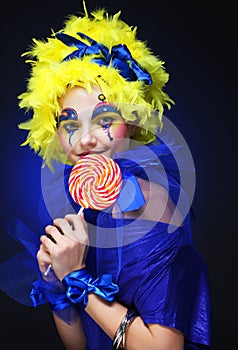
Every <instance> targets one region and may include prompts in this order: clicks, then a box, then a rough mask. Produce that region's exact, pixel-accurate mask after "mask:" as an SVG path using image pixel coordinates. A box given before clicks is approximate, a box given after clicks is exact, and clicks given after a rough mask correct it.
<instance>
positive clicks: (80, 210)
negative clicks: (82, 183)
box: [78, 207, 84, 215]
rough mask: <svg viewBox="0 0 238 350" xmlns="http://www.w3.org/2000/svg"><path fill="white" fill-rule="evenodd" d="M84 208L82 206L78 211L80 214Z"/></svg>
mask: <svg viewBox="0 0 238 350" xmlns="http://www.w3.org/2000/svg"><path fill="white" fill-rule="evenodd" d="M83 210H84V207H81V208H80V209H79V211H78V215H80V214H82V212H83Z"/></svg>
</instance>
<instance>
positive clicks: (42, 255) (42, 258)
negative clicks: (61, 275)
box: [36, 244, 51, 273]
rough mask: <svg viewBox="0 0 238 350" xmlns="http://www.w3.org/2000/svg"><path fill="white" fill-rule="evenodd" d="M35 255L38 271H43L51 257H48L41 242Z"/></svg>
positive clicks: (49, 262)
mask: <svg viewBox="0 0 238 350" xmlns="http://www.w3.org/2000/svg"><path fill="white" fill-rule="evenodd" d="M36 257H37V261H38V264H39V268H40V271H41V272H42V273H44V272H45V270H46V268H47V266H49V265H50V264H51V258H50V255H49V253H47V252H46V250H45V248H44V246H43V245H42V244H41V246H40V249H39V250H38V252H37V255H36Z"/></svg>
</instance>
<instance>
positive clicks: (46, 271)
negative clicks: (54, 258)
mask: <svg viewBox="0 0 238 350" xmlns="http://www.w3.org/2000/svg"><path fill="white" fill-rule="evenodd" d="M50 269H51V264H50V265H49V266H48V267H47V269H46V270H45V272H44V276H47V275H48V273H49V272H50Z"/></svg>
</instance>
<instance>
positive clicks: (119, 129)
mask: <svg viewBox="0 0 238 350" xmlns="http://www.w3.org/2000/svg"><path fill="white" fill-rule="evenodd" d="M112 136H113V138H115V139H120V138H125V137H126V136H127V127H126V124H124V123H121V124H117V125H115V127H114V128H113V129H112Z"/></svg>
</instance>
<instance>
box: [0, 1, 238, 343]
mask: <svg viewBox="0 0 238 350" xmlns="http://www.w3.org/2000/svg"><path fill="white" fill-rule="evenodd" d="M233 3H234V2H232V1H229V0H228V1H225V2H221V3H217V2H216V1H213V0H212V1H209V0H201V1H198V0H193V1H191V0H190V1H183V0H181V1H150V0H149V1H142V2H140V3H139V2H138V1H134V0H130V1H129V0H121V1H109V0H108V1H106V0H101V1H95V0H88V1H87V9H88V11H91V10H93V9H94V8H95V6H105V7H106V8H107V10H108V12H109V13H112V14H114V13H116V12H117V11H118V10H120V9H121V10H122V16H121V17H122V19H123V20H125V21H126V22H128V23H129V24H131V25H132V26H135V25H136V26H138V37H139V38H140V39H141V40H146V41H147V42H148V45H149V46H150V47H151V48H152V49H153V51H154V52H155V53H156V54H157V55H159V56H160V57H161V58H162V59H163V60H164V61H165V66H166V69H167V71H168V72H169V73H170V82H169V83H168V84H167V86H166V91H167V92H168V93H169V95H170V96H171V97H172V98H173V99H174V100H175V102H176V105H175V106H174V107H173V108H172V110H171V111H170V112H169V113H166V115H167V116H168V117H170V118H171V120H172V121H173V122H174V124H175V125H176V126H177V127H178V129H179V130H180V132H181V133H182V134H183V136H184V138H185V140H186V142H187V144H188V145H189V148H190V150H191V153H192V155H193V159H194V163H195V167H196V192H195V196H194V201H193V207H194V210H195V214H196V220H195V221H194V222H193V236H194V240H195V242H196V244H197V246H198V248H199V250H200V252H201V253H202V254H203V256H204V257H205V259H206V261H207V265H208V269H209V274H210V281H211V291H212V299H213V334H212V342H213V347H212V349H213V350H227V349H231V346H230V345H229V344H233V343H234V342H235V338H236V336H237V334H236V333H237V331H236V329H237V326H238V324H237V311H238V310H237V298H238V294H237V287H236V276H237V261H236V256H237V242H238V241H237V232H235V227H236V226H237V224H236V218H237V213H236V211H237V205H236V193H235V192H236V191H235V190H236V160H237V157H236V153H235V138H236V133H237V111H236V109H235V98H237V96H236V95H237V88H236V86H237V80H236V71H235V70H236V66H237V57H235V51H236V47H237V30H236V19H235V13H236V11H235V7H234V6H233ZM82 11H83V6H82V2H81V1H80V0H67V1H62V0H57V1H56V0H51V1H46V0H41V1H38V2H33V1H32V2H29V3H28V2H17V3H14V4H13V3H12V2H11V3H10V2H6V3H5V4H4V10H3V9H2V10H1V39H0V40H1V56H0V57H1V89H2V91H1V121H2V127H1V138H0V140H1V148H0V149H1V163H2V165H3V167H2V170H1V176H2V179H1V225H2V224H3V223H4V222H6V221H7V220H9V219H10V218H12V217H14V216H17V217H19V218H21V219H22V220H23V221H24V222H25V223H26V224H28V225H29V226H31V227H34V224H35V222H34V217H35V216H36V212H37V208H38V198H39V194H40V166H41V160H40V159H39V158H38V157H37V156H35V155H34V154H33V152H32V151H31V150H30V149H28V148H27V147H20V144H21V142H23V140H24V139H25V137H26V133H25V131H21V130H19V129H18V128H17V124H18V123H19V122H21V121H23V120H25V118H26V117H25V116H24V113H23V111H22V110H19V108H18V101H17V96H18V95H19V94H20V93H22V92H23V91H25V84H26V78H27V77H28V74H29V66H28V65H27V64H25V63H24V59H23V58H21V57H20V55H21V54H22V53H23V52H25V51H26V50H27V47H28V46H29V45H30V44H31V39H32V38H33V37H35V38H37V39H40V38H46V37H49V36H50V34H51V29H54V30H55V31H57V30H59V29H61V27H62V23H63V21H64V20H65V18H66V16H67V15H69V14H73V13H74V14H77V13H79V12H82ZM236 231H237V230H236ZM0 237H1V239H0V244H1V248H2V249H1V251H3V252H4V253H2V254H3V255H4V256H3V255H2V256H1V259H3V258H5V255H6V256H7V254H8V249H9V245H8V243H7V237H6V234H5V233H4V232H3V231H2V232H1V236H0ZM0 312H1V317H0V348H2V347H3V344H4V346H6V347H7V348H8V349H14V348H15V347H19V348H24V349H25V350H28V349H31V348H34V349H42V348H43V349H45V350H48V349H51V350H53V349H63V346H62V345H61V342H60V340H59V338H58V336H57V333H56V331H55V328H54V325H53V322H52V320H51V316H49V313H48V310H47V308H46V307H45V306H42V307H40V308H37V309H33V308H29V307H25V306H22V305H20V304H18V303H16V302H14V301H13V300H11V299H10V298H8V297H7V296H6V295H5V294H3V293H2V292H1V293H0ZM95 350H97V349H95ZM100 350H103V349H100ZM171 350H172V349H171Z"/></svg>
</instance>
